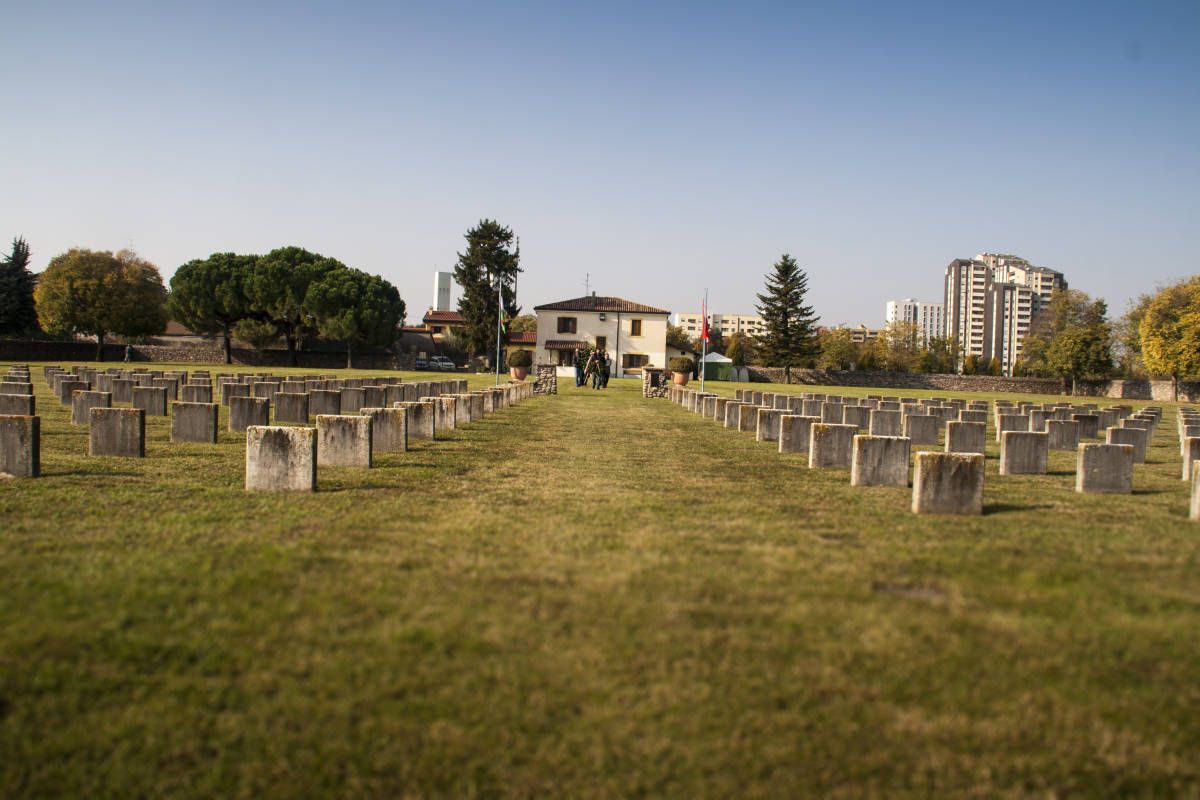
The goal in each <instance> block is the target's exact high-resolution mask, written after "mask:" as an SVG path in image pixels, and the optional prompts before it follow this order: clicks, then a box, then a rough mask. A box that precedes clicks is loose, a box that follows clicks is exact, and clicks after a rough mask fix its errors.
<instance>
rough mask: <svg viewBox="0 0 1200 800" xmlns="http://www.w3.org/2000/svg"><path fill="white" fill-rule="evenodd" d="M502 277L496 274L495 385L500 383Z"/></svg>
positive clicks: (502, 313) (502, 310)
mask: <svg viewBox="0 0 1200 800" xmlns="http://www.w3.org/2000/svg"><path fill="white" fill-rule="evenodd" d="M503 288H504V278H502V277H501V276H500V275H497V276H496V385H497V386H499V385H500V324H501V322H502V321H503V320H504V294H503V293H502V289H503Z"/></svg>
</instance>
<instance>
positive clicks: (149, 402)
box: [133, 386, 167, 417]
mask: <svg viewBox="0 0 1200 800" xmlns="http://www.w3.org/2000/svg"><path fill="white" fill-rule="evenodd" d="M133 407H134V408H140V409H141V410H142V411H145V412H146V416H148V417H165V416H166V415H167V390H166V389H164V388H162V387H160V386H135V387H133Z"/></svg>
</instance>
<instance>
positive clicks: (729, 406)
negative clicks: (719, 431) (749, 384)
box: [725, 400, 746, 429]
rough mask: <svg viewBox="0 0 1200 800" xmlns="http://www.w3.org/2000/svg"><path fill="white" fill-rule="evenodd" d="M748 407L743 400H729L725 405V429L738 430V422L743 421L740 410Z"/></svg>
mask: <svg viewBox="0 0 1200 800" xmlns="http://www.w3.org/2000/svg"><path fill="white" fill-rule="evenodd" d="M744 405H746V404H745V403H743V402H742V401H741V400H729V401H726V403H725V427H726V428H735V429H736V428H737V427H738V422H739V421H740V420H741V418H742V416H741V412H740V411H738V408H740V407H741V406H744Z"/></svg>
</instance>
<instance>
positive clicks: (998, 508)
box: [983, 503, 1053, 516]
mask: <svg viewBox="0 0 1200 800" xmlns="http://www.w3.org/2000/svg"><path fill="white" fill-rule="evenodd" d="M1046 508H1053V506H1052V505H1050V504H1049V503H1042V504H1039V505H1020V506H1019V505H1015V504H1013V503H985V504H984V506H983V514H984V516H988V515H990V514H1006V513H1009V512H1013V511H1037V510H1039V509H1046Z"/></svg>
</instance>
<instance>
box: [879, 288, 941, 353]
mask: <svg viewBox="0 0 1200 800" xmlns="http://www.w3.org/2000/svg"><path fill="white" fill-rule="evenodd" d="M945 312H946V306H945V305H943V304H942V303H922V302H921V301H919V300H914V299H912V298H911V297H909V298H906V299H904V300H890V301H888V304H887V307H886V309H885V311H884V315H883V320H884V322H886V323H887V324H888V325H891V324H892V323H893V322H908V323H911V324H913V325H916V326H917V331H918V333H919V335H920V337H921V343H922V344H929V340H930V339H936V338H938V337H939V336H945V335H946V313H945Z"/></svg>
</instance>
